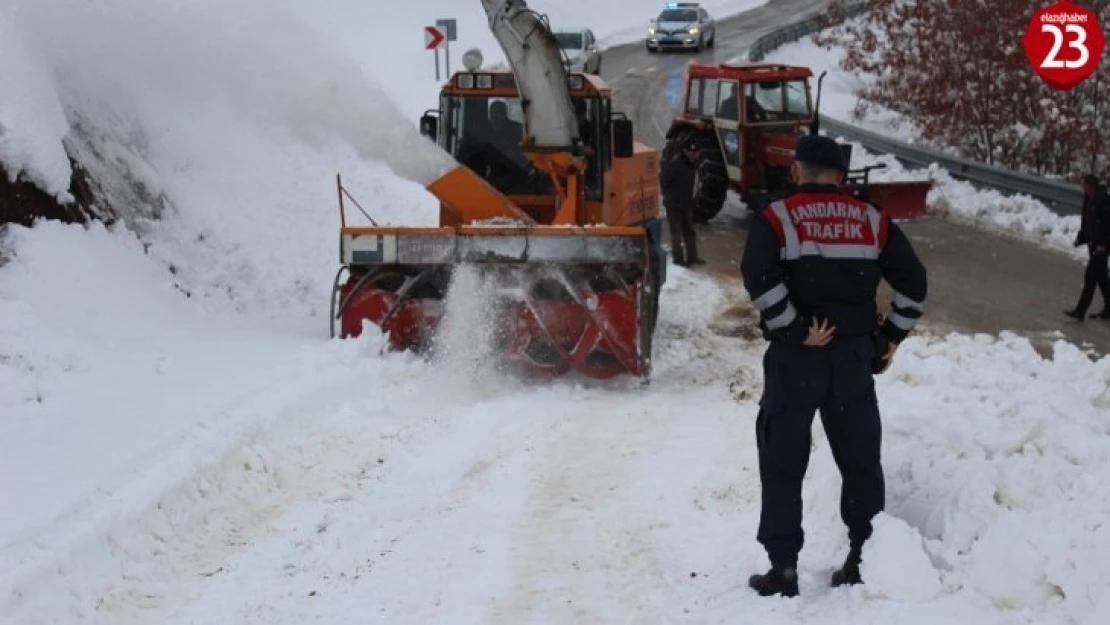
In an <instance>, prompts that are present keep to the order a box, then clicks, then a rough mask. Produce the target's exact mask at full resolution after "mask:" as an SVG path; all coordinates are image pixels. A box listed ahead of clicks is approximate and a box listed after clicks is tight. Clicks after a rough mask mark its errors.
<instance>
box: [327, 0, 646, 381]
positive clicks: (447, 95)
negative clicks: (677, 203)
mask: <svg viewBox="0 0 1110 625" xmlns="http://www.w3.org/2000/svg"><path fill="white" fill-rule="evenodd" d="M483 4H484V5H486V4H487V2H486V0H483ZM496 4H497V5H498V6H499V7H501V8H502V9H499V10H493V9H491V8H490V7H491V6H492V4H491V5H490V6H487V11H491V12H492V13H493V15H492V16H491V27H492V29H493V30H494V34H495V35H497V36H498V39H499V40H500V41H501V42H502V47H503V48H505V49H506V56H507V57H508V58H509V60H510V62H511V63H512V64H513V66H514V67H528V68H529V69H530V70H531V71H529V72H526V73H525V72H521V73H519V74H514V73H512V72H505V71H481V70H480V69H479V68H480V65H481V55H480V54H479V53H478V51H477V50H472V51H470V52H468V53H467V55H465V56H464V59H463V62H464V65H465V66H466V67H467V71H463V72H459V73H457V74H455V75H453V76H452V77H451V78H450V80H449V82H448V83H447V84H446V85H445V86H444V87H443V89H442V92H441V100H440V102H441V104H440V109H439V110H438V111H429V112H427V113H425V115H424V116H423V117H422V118H421V120H420V129H421V132H422V134H424V135H425V136H427V137H429V138H431V139H432V140H433V141H435V142H436V143H437V144H438V145H439V146H440V147H441V148H443V149H444V150H445V151H447V152H448V153H449V154H451V155H452V156H454V157H455V158H456V159H457V160H458V161H459V162H461V163H462V164H461V165H458V166H457V167H455V168H454V169H451V170H450V171H449V172H447V173H446V174H444V175H443V176H442V177H440V178H439V179H437V180H435V181H433V182H432V183H431V184H429V185H428V186H427V190H428V191H429V192H430V193H432V194H433V195H434V196H435V197H436V198H437V199H438V200H439V202H440V213H439V225H438V227H389V226H380V225H377V224H373V225H370V226H352V225H348V224H347V220H346V214H345V212H346V211H345V206H346V204H345V201H344V198H346V199H351V200H353V198H352V197H351V196H350V195H349V194H348V193H347V191H346V189H345V188H344V187H343V185H342V181H341V180H339V179H338V177H337V186H338V192H339V200H340V213H341V220H342V226H341V229H340V255H341V262H342V263H343V267H341V268H340V271H339V274H337V276H336V281H335V288H334V293H333V298H332V299H333V301H332V335H333V336H335V334H336V332H335V323H336V321H338V322H339V326H340V331H339V333H340V335H341V336H343V337H354V336H359V334H360V333H361V331H362V329H363V323H364V322H370V323H371V324H373V325H375V326H377V327H378V328H379V329H380V330H381V331H383V332H384V333H386V334H387V335H388V338H389V344H390V346H391V347H392V348H393V349H396V350H402V349H414V350H424V349H426V348H428V347H434V342H435V341H434V339H435V337H436V333H437V327H438V326H439V321H440V319H441V318H442V316H443V313H444V310H443V308H444V302H445V299H446V297H447V294H448V290H449V289H450V288H451V286H452V284H451V281H452V276H453V274H454V273H455V270H456V269H457V268H458V267H460V266H462V265H470V266H472V267H474V268H476V269H477V270H478V271H479V272H480V274H481V275H482V276H483V278H485V279H487V280H490V281H492V283H493V284H494V285H495V289H494V292H495V293H496V296H495V297H496V299H497V302H496V303H492V302H491V304H492V306H491V309H490V310H491V312H490V313H489V314H490V315H491V316H495V317H496V323H495V325H496V327H498V328H499V329H500V330H499V331H498V332H496V335H497V336H496V341H497V348H499V350H500V353H501V354H503V355H504V357H505V359H506V360H508V361H510V362H511V363H512V364H515V365H517V366H518V367H519V368H520V369H521V370H523V371H524V372H526V373H531V374H536V375H542V376H558V375H562V374H565V373H568V372H570V371H576V372H578V373H581V374H584V375H586V376H589V377H594V378H609V377H613V376H616V375H619V374H622V373H629V374H633V375H636V376H641V377H645V378H646V377H648V376H649V374H650V364H651V338H652V335H653V332H654V326H655V317H656V311H657V307H658V300H659V288H660V286H661V284H662V282H663V279H664V276H663V273H664V267H665V262H664V256H663V254H664V252H663V250H662V248H661V246H660V241H661V238H662V237H661V234H662V223H661V221H660V220H659V218H658V211H659V198H658V188H659V187H658V174H657V170H658V151H657V150H654V149H652V148H649V147H648V146H646V145H643V144H640V143H637V142H635V141H633V137H632V122H631V121H630V120H628V119H627V118H624V116H623V115H621V114H619V113H611V112H610V105H611V90H610V89H609V87H608V86H607V85H605V83H603V82H602V81H601V80H600V79H599V78H598V77H596V76H591V75H585V74H573V75H569V74H567V73H566V72H565V71H564V70H563V64H562V61H561V58H560V57H559V52H558V45H557V43H556V42H555V40H554V37H553V36H552V35H551V33H550V31H548V30H547V28H546V26H545V24H544V23H543V22H542V21H540V18H538V17H537V16H536V15H535V13H533V12H531V11H529V10H528V9H527V7H525V6H524V3H523V2H522V1H520V0H509V1H508V2H497V3H496ZM505 7H507V8H505ZM510 23H511V25H512V26H511V27H510V26H509V24H510ZM503 30H504V31H508V30H512V31H514V32H519V33H527V36H526V37H524V40H525V41H527V43H528V45H525V43H524V41H521V40H520V39H519V38H517V37H515V35H513V34H509V35H508V36H504V35H505V34H506V33H505V32H503ZM517 119H520V120H521V121H517ZM441 121H442V124H441V123H440V122H441ZM359 208H360V209H361V207H359ZM364 214H365V211H364ZM367 217H368V218H369V215H367ZM345 272H346V273H348V274H349V275H348V277H347V279H346V281H344V282H342V283H341V279H342V276H343V274H344V273H345Z"/></svg>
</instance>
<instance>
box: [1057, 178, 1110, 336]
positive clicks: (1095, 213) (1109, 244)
mask: <svg viewBox="0 0 1110 625" xmlns="http://www.w3.org/2000/svg"><path fill="white" fill-rule="evenodd" d="M1080 245H1086V246H1087V269H1086V270H1085V271H1084V272H1083V290H1082V291H1080V292H1079V301H1078V302H1077V303H1076V305H1075V308H1073V309H1071V310H1065V311H1064V314H1065V315H1067V316H1069V317H1071V318H1073V319H1078V320H1080V321H1082V320H1083V318H1084V317H1086V316H1087V309H1088V308H1090V306H1091V302H1092V301H1094V298H1095V285H1098V290H1099V291H1100V292H1101V293H1102V310H1101V311H1100V312H1098V313H1096V314H1093V315H1091V316H1092V317H1098V318H1100V319H1110V267H1108V263H1107V259H1108V258H1110V195H1107V194H1106V190H1105V189H1103V188H1100V186H1099V182H1098V178H1096V177H1095V176H1092V175H1087V176H1084V177H1083V211H1082V216H1081V217H1080V222H1079V234H1078V235H1076V237H1075V247H1079V246H1080Z"/></svg>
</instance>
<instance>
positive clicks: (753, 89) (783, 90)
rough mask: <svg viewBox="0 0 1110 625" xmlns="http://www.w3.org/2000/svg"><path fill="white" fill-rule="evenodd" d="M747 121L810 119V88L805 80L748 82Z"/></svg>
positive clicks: (746, 93)
mask: <svg viewBox="0 0 1110 625" xmlns="http://www.w3.org/2000/svg"><path fill="white" fill-rule="evenodd" d="M744 95H745V96H747V97H746V100H747V104H746V108H747V121H749V122H782V121H796V120H804V119H809V118H810V117H811V112H810V105H809V90H808V89H807V88H806V81H805V80H787V81H777V82H761V83H748V85H747V88H746V89H745V94H744Z"/></svg>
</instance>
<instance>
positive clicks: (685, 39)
mask: <svg viewBox="0 0 1110 625" xmlns="http://www.w3.org/2000/svg"><path fill="white" fill-rule="evenodd" d="M716 40H717V26H716V23H715V22H714V21H713V18H712V17H710V15H709V12H708V11H706V10H705V9H703V8H702V6H701V5H700V4H698V3H697V2H668V3H667V6H666V7H665V8H664V9H663V10H662V11H660V13H659V16H658V17H656V18H655V19H654V20H652V21H651V27H649V28H648V32H647V38H646V39H645V40H644V43H645V45H646V46H647V50H648V52H658V51H660V50H665V49H677V50H694V51H695V52H700V51H701V49H702V48H712V47H713V44H714V43H716Z"/></svg>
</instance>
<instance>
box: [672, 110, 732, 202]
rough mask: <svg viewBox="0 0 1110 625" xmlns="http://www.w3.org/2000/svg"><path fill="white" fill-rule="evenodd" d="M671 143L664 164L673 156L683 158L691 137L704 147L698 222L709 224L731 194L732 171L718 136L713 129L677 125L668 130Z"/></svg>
mask: <svg viewBox="0 0 1110 625" xmlns="http://www.w3.org/2000/svg"><path fill="white" fill-rule="evenodd" d="M667 134H668V136H667V143H666V145H664V146H663V153H662V154H661V155H660V164H661V165H662V163H666V162H669V161H670V159H671V158H674V157H680V156H681V154H680V152H682V146H683V145H685V144H686V143H688V142H689V141H690V140H691V139H693V140H694V141H697V142H698V145H699V146H701V156H700V157H699V158H698V164H697V174H698V177H697V183H696V184H695V185H694V215H693V217H694V223H706V222H708V221H709V220H710V219H713V218H714V217H716V216H717V213H719V212H721V207H723V206H724V205H725V197H726V196H727V195H728V187H729V180H728V170H727V169H725V161H724V157H723V156H722V155H721V149H720V147H719V146H718V145H717V135H716V134H714V132H713V131H712V130H705V131H699V130H697V129H696V128H690V127H685V128H675V129H672V131H671V132H669V133H667Z"/></svg>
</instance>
